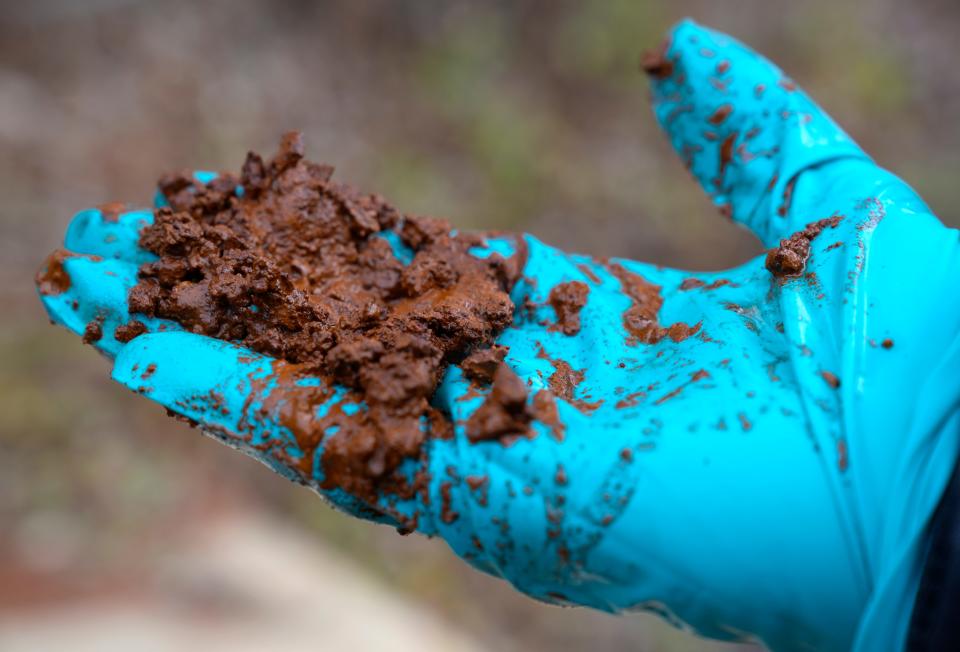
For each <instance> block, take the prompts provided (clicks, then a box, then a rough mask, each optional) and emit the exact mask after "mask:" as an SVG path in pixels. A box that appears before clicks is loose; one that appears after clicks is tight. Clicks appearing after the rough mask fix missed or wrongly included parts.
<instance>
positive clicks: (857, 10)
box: [0, 0, 960, 652]
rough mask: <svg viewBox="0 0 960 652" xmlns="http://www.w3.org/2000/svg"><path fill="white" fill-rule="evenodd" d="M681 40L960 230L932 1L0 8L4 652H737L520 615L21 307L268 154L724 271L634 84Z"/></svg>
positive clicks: (644, 628)
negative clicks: (160, 402)
mask: <svg viewBox="0 0 960 652" xmlns="http://www.w3.org/2000/svg"><path fill="white" fill-rule="evenodd" d="M684 15H690V16H693V17H695V18H696V19H697V20H699V21H700V22H703V23H705V24H708V25H711V26H714V27H717V28H719V29H723V30H725V31H728V32H730V33H732V34H733V35H735V36H737V37H739V38H741V39H742V40H744V41H746V42H747V43H749V44H751V45H753V46H754V47H756V48H757V49H759V50H761V51H762V52H764V53H766V54H767V55H768V56H770V57H772V58H774V59H775V60H777V61H778V62H779V63H780V64H781V65H782V66H783V67H784V68H785V69H786V70H787V71H788V72H789V73H790V74H791V75H792V76H793V77H795V78H796V79H797V80H798V81H799V82H801V83H802V84H803V85H804V86H805V88H806V89H807V90H808V91H810V92H811V93H812V94H814V96H815V97H817V98H818V99H819V100H820V101H821V103H822V104H823V105H824V106H825V107H826V108H827V109H828V110H829V111H830V112H831V113H832V114H833V115H834V116H835V117H836V118H837V119H838V120H839V121H840V123H841V124H842V125H844V126H845V127H846V128H847V130H848V131H850V132H851V133H852V135H853V136H854V137H856V138H857V139H858V140H860V141H861V143H862V144H863V145H864V146H865V147H866V148H867V150H868V151H869V152H871V153H872V154H873V155H874V156H875V157H876V158H877V159H878V160H879V161H880V162H881V163H882V164H883V165H885V166H887V167H889V168H891V169H892V170H894V171H895V172H897V173H899V174H900V175H901V176H903V177H904V178H906V179H907V180H908V181H909V182H910V183H911V184H912V185H914V187H916V188H917V189H918V190H919V191H920V193H921V194H922V195H924V197H925V198H926V199H927V200H928V202H929V203H930V204H931V205H932V206H933V208H934V210H935V211H937V212H938V214H939V215H940V216H941V217H942V218H943V219H944V221H946V222H947V223H949V224H951V225H954V226H956V225H957V224H960V216H958V212H957V210H956V209H957V207H958V205H960V184H958V183H957V181H956V177H957V171H958V169H960V166H958V165H957V163H958V158H960V120H958V117H960V74H958V73H957V67H956V61H958V60H960V44H958V39H957V35H958V34H960V4H958V3H956V2H953V1H951V0H942V1H939V2H937V1H934V0H923V1H914V2H909V3H906V2H900V3H896V2H893V1H892V0H871V1H863V0H829V1H826V0H808V1H807V2H802V3H797V2H792V3H775V2H768V1H764V0H723V1H718V0H712V1H711V0H701V1H696V0H682V1H673V2H667V1H663V2H654V1H652V0H651V1H645V2H644V1H639V0H636V1H633V0H612V1H602V2H590V3H584V2H575V1H573V0H556V1H553V0H539V1H525V2H511V1H507V0H500V1H495V2H485V3H479V2H465V1H463V2H457V1H450V2H446V1H445V2H441V1H439V0H436V1H435V0H421V1H419V2H415V3H414V2H408V3H397V2H387V1H386V0H382V1H381V0H377V1H374V0H367V1H363V2H347V1H343V2H306V1H302V2H294V1H289V0H287V1H282V2H266V1H264V2H255V1H253V0H240V1H235V2H227V1H226V0H222V1H220V2H185V1H172V2H163V3H160V2H157V3H148V2H142V1H137V0H96V1H94V0H89V1H87V2H79V1H71V0H43V1H35V2H29V3H26V2H13V1H12V0H6V1H3V2H0V202H2V203H0V260H2V265H0V306H2V310H0V648H4V649H44V647H46V646H50V647H54V646H55V647H56V648H57V649H64V646H65V643H69V644H70V645H71V647H72V648H73V649H208V648H213V649H219V648H223V647H226V646H233V647H234V649H263V646H266V645H268V642H269V641H275V642H276V643H277V646H278V647H281V646H282V647H284V648H285V649H318V650H322V649H333V648H334V647H337V648H339V647H342V646H348V647H352V648H353V649H358V650H368V649H381V647H382V644H383V642H384V641H389V642H390V643H391V645H393V646H394V649H403V648H404V646H408V647H411V649H412V648H413V647H416V648H417V649H419V650H424V651H425V650H432V649H436V650H448V649H449V650H452V649H464V650H466V649H478V650H479V649H497V650H541V649H542V650H558V651H566V650H591V651H592V652H605V651H613V650H664V651H679V650H691V651H692V650H721V649H733V648H732V646H731V647H728V646H719V645H713V644H709V643H706V642H703V641H699V640H697V639H694V638H692V637H690V636H687V635H685V634H682V633H679V632H674V631H672V630H670V629H668V628H666V627H665V626H663V625H662V624H660V623H659V622H658V621H655V620H653V619H651V618H646V617H637V616H631V617H624V618H615V617H612V616H608V615H604V614H599V613H593V612H589V611H586V610H560V609H558V608H554V607H548V606H544V605H539V604H537V603H535V602H533V601H530V600H528V599H526V598H523V597H521V596H518V595H515V594H514V593H513V592H512V591H511V590H510V589H509V588H508V587H507V586H506V585H505V584H503V583H502V582H498V581H495V580H493V579H490V578H487V577H483V576H481V575H479V574H478V573H475V572H473V571H471V570H469V569H467V568H466V567H465V566H464V565H462V564H460V563H459V562H458V561H457V560H456V559H455V558H454V557H453V555H452V554H451V553H449V551H447V550H446V548H445V546H444V544H443V543H442V542H438V541H427V540H423V539H419V538H416V537H406V538H404V537H399V536H397V535H396V534H395V533H394V532H393V531H391V530H389V529H387V528H380V527H376V526H373V525H368V524H364V523H360V522H357V521H353V520H350V519H347V518H344V517H342V516H339V515H337V514H335V513H333V512H332V511H331V510H329V509H328V508H326V507H325V506H324V505H322V504H321V503H320V502H319V501H318V500H317V499H316V498H315V497H313V496H312V495H311V494H309V493H307V492H305V491H303V490H300V489H298V488H296V487H293V486H289V485H288V484H286V483H285V482H284V481H282V480H281V479H279V478H277V477H275V476H272V475H271V474H270V473H269V472H268V471H266V470H265V469H263V468H261V467H259V466H258V465H256V464H255V463H253V462H251V461H249V460H246V459H244V458H242V457H241V456H238V455H236V454H235V453H233V452H232V451H229V450H228V449H226V448H222V447H219V446H218V445H217V444H215V443H213V442H211V441H208V440H206V439H204V438H202V437H200V436H199V435H198V434H197V433H196V432H195V431H191V430H189V429H188V428H186V427H185V426H183V425H182V424H179V423H176V422H174V421H172V420H169V419H167V418H165V417H164V416H163V414H162V410H160V409H159V408H157V407H155V406H152V405H150V404H148V403H147V402H145V401H142V400H136V399H135V398H134V397H132V396H130V395H129V394H128V393H127V392H126V391H125V390H122V389H121V388H119V387H116V386H113V385H112V384H111V383H110V382H109V380H108V378H107V376H108V370H109V365H108V364H107V363H106V361H104V360H101V359H99V358H98V357H97V356H96V355H95V354H94V352H93V351H92V350H91V349H89V348H87V347H83V346H81V344H80V342H79V341H78V340H77V339H76V338H75V337H73V336H70V335H68V334H67V333H66V332H65V331H63V330H59V329H55V328H53V327H50V326H48V325H47V324H46V320H45V316H44V314H43V312H42V310H41V308H40V305H39V302H38V301H37V300H36V297H35V294H34V291H33V286H32V275H33V272H34V270H35V269H36V267H37V266H38V264H39V263H40V261H41V260H42V258H43V256H44V254H45V253H46V252H47V251H49V250H50V249H52V248H54V247H56V246H57V245H58V243H59V241H60V238H61V235H62V232H63V230H64V228H65V226H66V224H67V221H68V220H69V218H70V216H71V215H72V214H73V213H74V212H76V211H77V210H79V209H81V208H84V207H87V206H92V205H96V204H99V203H102V202H104V201H108V200H122V201H131V202H138V203H145V202H147V201H149V199H150V195H151V188H152V184H153V182H154V180H155V179H156V178H157V176H158V174H159V173H160V172H163V171H165V170H169V169H175V168H181V167H200V168H210V169H236V168H238V166H239V164H240V162H241V161H242V160H243V156H244V154H245V152H246V150H247V149H248V148H254V149H258V150H261V151H270V150H271V149H272V147H273V145H274V143H275V142H276V139H277V137H278V135H279V134H280V133H281V132H282V131H285V130H288V129H292V128H297V129H302V130H303V131H304V132H305V134H306V137H307V143H308V150H309V154H310V155H311V156H312V157H313V158H315V159H317V160H323V161H327V162H330V163H333V164H335V165H336V166H337V168H338V175H339V176H340V178H342V179H346V180H350V181H351V182H353V183H355V184H356V185H358V186H360V187H362V188H367V189H371V190H377V191H380V192H382V193H383V194H385V195H386V196H387V197H389V198H391V199H392V200H393V201H394V202H395V203H397V204H398V205H399V206H400V207H402V208H404V209H405V210H408V211H411V212H421V213H426V214H434V215H442V216H447V217H449V218H450V219H452V220H453V221H454V222H455V223H457V224H458V225H461V226H463V227H479V226H482V227H498V228H509V229H523V230H528V231H532V232H533V233H535V234H537V235H539V236H540V237H541V238H543V239H545V240H547V241H549V242H551V243H553V244H556V245H559V246H562V247H567V248H570V249H575V250H580V251H584V252H587V253H595V254H605V255H620V256H629V257H635V258H640V259H644V260H650V261H653V262H657V263H663V264H669V265H673V266H678V267H687V268H692V269H710V268H720V267H723V266H728V265H732V264H736V263H739V262H742V261H744V260H746V259H747V258H749V257H750V256H752V255H754V254H756V253H757V252H758V251H759V250H758V246H757V244H756V243H755V242H754V241H753V240H752V239H751V237H749V236H748V235H747V234H745V233H744V232H741V231H739V230H738V229H736V228H734V227H733V226H731V225H730V224H727V223H725V222H724V221H723V220H722V219H720V218H719V217H718V216H717V215H716V214H715V212H714V210H713V209H712V208H711V207H710V206H709V205H708V203H707V202H706V201H705V200H704V199H703V197H702V196H701V194H700V192H699V189H698V188H697V187H696V186H695V185H694V184H693V183H692V181H691V180H690V179H689V178H688V177H687V174H686V172H685V171H684V170H683V169H682V166H681V165H680V164H679V163H678V162H677V161H676V159H675V158H674V157H673V156H672V153H671V152H670V151H669V149H668V146H667V144H666V141H665V139H664V138H663V136H662V135H661V134H659V133H658V131H657V128H656V125H655V123H654V120H653V118H652V116H651V115H650V112H649V108H648V106H647V100H646V95H647V92H646V86H645V82H644V81H643V79H641V77H640V76H639V75H638V73H637V65H636V64H637V60H638V54H639V52H640V51H641V50H642V49H644V48H645V47H649V46H651V45H654V44H655V43H657V42H658V41H659V39H660V38H661V35H662V33H663V31H664V30H665V29H666V28H667V27H668V26H669V24H671V23H672V22H674V21H675V20H677V19H678V18H680V17H682V16H684ZM266 514H269V517H268V516H265V515H266ZM278 524H279V525H278ZM211 541H215V542H218V543H217V544H216V545H213V544H211V543H210V542H211ZM251 541H254V542H257V545H251V543H250V542H251ZM284 578H298V579H296V580H290V581H289V582H287V581H286V580H284ZM285 582H286V583H285ZM330 596H334V597H332V598H331V597H330ZM105 631H109V633H110V634H111V636H104V632H105ZM378 637H379V638H378ZM400 639H402V640H400Z"/></svg>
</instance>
